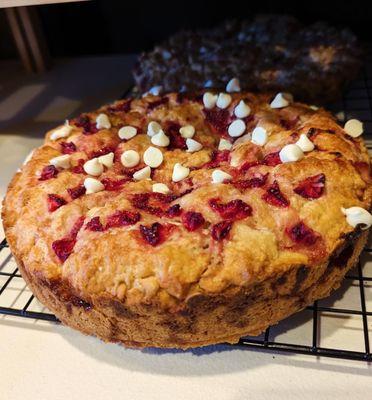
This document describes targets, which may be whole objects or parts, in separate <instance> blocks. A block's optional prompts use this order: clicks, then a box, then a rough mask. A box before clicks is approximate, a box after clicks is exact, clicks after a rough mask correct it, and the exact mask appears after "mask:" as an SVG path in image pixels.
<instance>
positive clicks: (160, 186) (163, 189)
mask: <svg viewBox="0 0 372 400" xmlns="http://www.w3.org/2000/svg"><path fill="white" fill-rule="evenodd" d="M152 191H153V192H155V193H163V194H168V193H169V192H170V190H169V187H168V186H167V185H166V184H164V183H154V184H153V185H152Z"/></svg>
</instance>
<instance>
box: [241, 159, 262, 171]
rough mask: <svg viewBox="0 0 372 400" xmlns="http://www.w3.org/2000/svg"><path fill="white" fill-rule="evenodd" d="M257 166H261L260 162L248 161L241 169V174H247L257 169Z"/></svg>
mask: <svg viewBox="0 0 372 400" xmlns="http://www.w3.org/2000/svg"><path fill="white" fill-rule="evenodd" d="M257 165H260V163H259V162H258V161H247V162H245V163H243V164H242V165H241V166H240V167H239V170H240V172H246V171H248V170H249V169H251V168H253V167H256V166H257Z"/></svg>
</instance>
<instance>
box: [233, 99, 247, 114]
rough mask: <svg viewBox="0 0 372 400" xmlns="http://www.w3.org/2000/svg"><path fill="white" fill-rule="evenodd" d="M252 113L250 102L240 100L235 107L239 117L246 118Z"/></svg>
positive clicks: (235, 112)
mask: <svg viewBox="0 0 372 400" xmlns="http://www.w3.org/2000/svg"><path fill="white" fill-rule="evenodd" d="M250 113H251V108H250V107H249V105H248V104H246V103H244V101H243V100H240V102H239V104H238V105H237V106H236V107H235V109H234V114H235V116H236V117H237V118H245V117H248V115H249V114H250Z"/></svg>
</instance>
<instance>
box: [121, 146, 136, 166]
mask: <svg viewBox="0 0 372 400" xmlns="http://www.w3.org/2000/svg"><path fill="white" fill-rule="evenodd" d="M120 161H121V163H122V164H123V166H124V167H126V168H132V167H135V166H136V165H138V163H139V162H140V155H139V154H138V153H137V152H136V151H135V150H127V151H124V153H123V154H122V155H121V157H120Z"/></svg>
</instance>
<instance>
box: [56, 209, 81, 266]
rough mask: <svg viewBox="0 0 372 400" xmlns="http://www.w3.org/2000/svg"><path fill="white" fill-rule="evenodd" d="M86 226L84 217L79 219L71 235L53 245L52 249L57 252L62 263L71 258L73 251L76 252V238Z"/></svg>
mask: <svg viewBox="0 0 372 400" xmlns="http://www.w3.org/2000/svg"><path fill="white" fill-rule="evenodd" d="M83 224H84V217H83V216H82V217H79V218H78V219H77V221H76V222H75V223H74V225H73V227H72V229H71V231H70V234H69V235H68V236H66V237H64V238H62V239H60V240H56V241H54V242H53V243H52V249H53V251H54V252H55V254H56V256H57V257H58V258H59V259H60V260H61V261H62V262H64V261H66V260H67V258H68V257H69V256H70V254H71V253H72V251H73V250H74V246H75V243H76V237H77V234H78V233H79V231H80V229H81V227H82V226H83Z"/></svg>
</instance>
